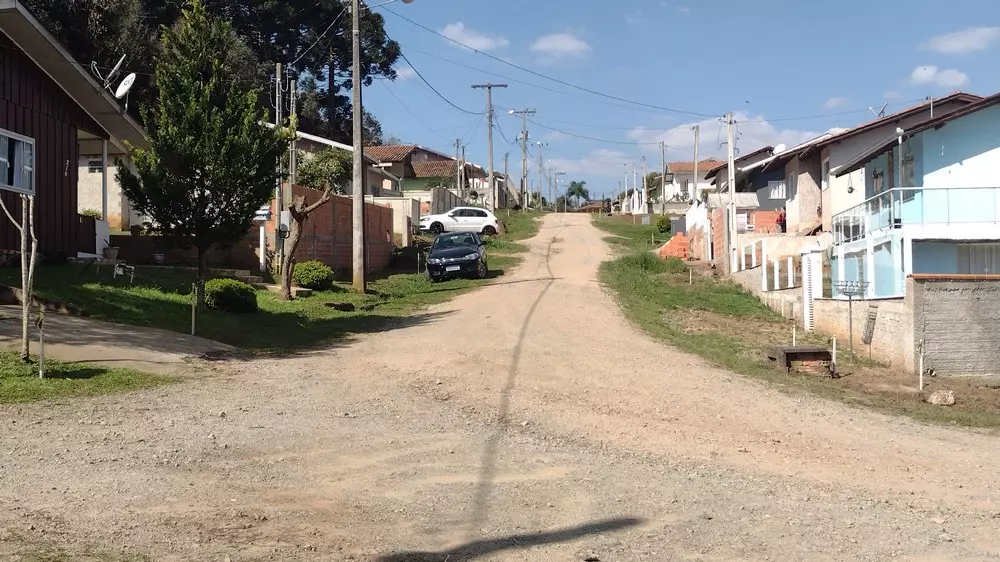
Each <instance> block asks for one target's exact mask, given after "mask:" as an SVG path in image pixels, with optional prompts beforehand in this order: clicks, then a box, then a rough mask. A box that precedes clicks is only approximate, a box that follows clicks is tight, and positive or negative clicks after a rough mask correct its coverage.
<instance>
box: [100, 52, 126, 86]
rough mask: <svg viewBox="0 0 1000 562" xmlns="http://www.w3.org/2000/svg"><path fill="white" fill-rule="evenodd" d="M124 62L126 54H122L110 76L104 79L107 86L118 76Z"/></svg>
mask: <svg viewBox="0 0 1000 562" xmlns="http://www.w3.org/2000/svg"><path fill="white" fill-rule="evenodd" d="M124 62H125V55H122V58H120V59H118V62H117V63H115V67H114V68H112V69H111V72H109V73H108V77H107V78H105V79H104V86H105V87H107V86H108V84H111V81H112V80H114V79H115V78H116V77H118V72H119V71H120V70H121V69H122V63H124Z"/></svg>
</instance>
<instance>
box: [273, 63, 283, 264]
mask: <svg viewBox="0 0 1000 562" xmlns="http://www.w3.org/2000/svg"><path fill="white" fill-rule="evenodd" d="M283 93H284V90H282V89H281V63H280V62H279V63H277V64H276V65H274V99H275V103H274V127H275V129H278V130H281V127H282V124H281V112H282V110H283V109H284V108H283V102H282V100H281V95H282V94H283ZM282 175H283V174H282V166H281V161H280V160H279V161H278V186H277V187H276V188H275V190H274V211H275V213H276V214H277V218H276V220H275V223H274V260H275V262H276V263H277V267H276V270H277V271H278V273H281V264H283V263H284V262H285V239H284V238H282V237H281V211H283V210H284V209H285V197H284V186H283V185H282V183H283V181H282Z"/></svg>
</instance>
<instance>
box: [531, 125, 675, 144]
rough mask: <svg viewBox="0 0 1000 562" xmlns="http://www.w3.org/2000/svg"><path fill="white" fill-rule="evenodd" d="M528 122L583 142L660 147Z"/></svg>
mask: <svg viewBox="0 0 1000 562" xmlns="http://www.w3.org/2000/svg"><path fill="white" fill-rule="evenodd" d="M528 121H530V122H531V123H533V124H535V125H538V126H539V127H541V128H543V129H548V130H550V131H555V132H557V133H562V134H564V135H569V136H571V137H576V138H578V139H585V140H589V141H594V142H603V143H608V144H627V145H632V146H653V145H655V146H660V143H659V141H657V142H639V141H616V140H609V139H599V138H595V137H589V136H586V135H581V134H578V133H571V132H569V131H564V130H562V129H556V128H555V127H549V126H548V125H543V124H541V123H539V122H537V121H535V120H533V119H528ZM671 148H672V147H671Z"/></svg>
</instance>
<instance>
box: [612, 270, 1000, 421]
mask: <svg viewBox="0 0 1000 562" xmlns="http://www.w3.org/2000/svg"><path fill="white" fill-rule="evenodd" d="M600 279H601V281H602V282H603V283H604V284H605V285H607V286H608V287H609V288H611V289H612V290H613V291H614V293H615V295H616V297H617V299H618V301H619V303H620V305H621V306H622V309H623V310H624V312H625V314H626V316H627V317H628V318H629V319H631V320H632V321H634V322H635V323H636V324H638V325H639V326H640V327H641V328H642V329H643V330H645V331H646V332H647V333H648V334H650V335H651V336H653V337H655V338H657V339H660V340H662V341H664V342H667V343H669V344H671V345H673V346H675V347H677V348H678V349H681V350H683V351H686V352H689V353H693V354H695V355H698V356H700V357H703V358H705V359H707V360H709V361H711V362H713V363H715V364H717V365H719V366H721V367H725V368H726V369H729V370H731V371H734V372H736V373H740V374H743V375H749V376H752V377H756V378H759V379H763V380H766V381H768V382H770V383H773V384H775V385H777V386H779V387H781V388H783V389H786V390H790V391H791V390H795V391H806V392H809V393H812V394H815V395H818V396H821V397H824V398H830V399H835V400H839V401H842V402H846V403H848V404H852V405H856V406H861V407H864V408H869V409H872V410H877V411H880V412H884V413H890V414H901V415H905V416H909V417H911V418H913V419H916V420H920V421H925V422H930V423H937V424H950V425H961V426H967V427H978V428H1000V391H998V390H996V389H992V388H988V387H985V386H983V385H982V383H978V382H976V381H974V380H933V381H932V382H931V383H930V384H931V386H930V387H929V388H928V389H927V390H926V391H925V393H924V394H920V393H918V392H916V391H915V390H914V389H912V386H913V384H914V381H913V380H911V379H912V377H909V376H908V375H905V374H900V373H894V372H893V371H892V370H891V369H888V368H886V367H883V366H879V365H877V364H875V363H872V362H866V361H861V360H859V361H857V362H856V363H855V364H853V365H852V364H850V363H849V362H848V358H846V357H844V355H846V353H845V354H842V355H841V356H840V357H839V358H838V359H839V365H838V367H840V369H841V370H842V371H848V373H847V376H845V377H844V378H841V379H837V380H833V379H830V378H829V377H824V376H821V375H819V374H793V375H787V374H785V373H784V371H783V370H779V369H778V368H776V366H775V365H774V364H773V363H771V362H770V361H769V360H768V359H767V357H766V356H765V350H766V349H767V348H769V347H772V346H774V345H780V344H788V343H789V342H790V340H791V329H792V324H791V322H789V321H787V320H785V319H784V318H782V317H781V316H780V315H778V314H777V313H775V312H774V311H772V310H771V309H770V308H768V307H767V306H765V305H764V304H763V303H761V301H760V300H759V299H757V297H755V296H754V295H752V294H750V293H748V292H746V291H745V290H744V289H743V288H742V287H740V286H739V285H737V284H735V283H732V282H729V281H726V280H718V279H714V278H711V277H706V276H704V275H699V274H695V275H694V276H693V278H692V280H693V283H689V276H688V267H687V264H685V263H684V262H682V261H680V260H677V259H673V258H671V259H668V260H660V259H658V258H657V257H656V256H653V255H652V254H650V253H648V252H632V253H629V254H626V255H624V256H621V257H619V258H617V259H615V260H612V261H608V262H605V263H604V264H602V266H601V269H600ZM799 342H800V343H804V344H805V343H811V344H825V343H826V341H825V339H824V338H822V337H821V336H818V335H815V334H803V333H800V334H799ZM942 388H947V389H952V390H954V391H955V394H956V396H957V398H958V403H957V404H956V405H955V406H952V407H950V408H942V407H939V406H932V405H929V404H926V403H925V402H924V401H923V397H924V396H925V395H926V394H927V393H929V392H932V391H934V390H938V389H942Z"/></svg>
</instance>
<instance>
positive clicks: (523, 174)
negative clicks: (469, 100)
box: [510, 109, 535, 209]
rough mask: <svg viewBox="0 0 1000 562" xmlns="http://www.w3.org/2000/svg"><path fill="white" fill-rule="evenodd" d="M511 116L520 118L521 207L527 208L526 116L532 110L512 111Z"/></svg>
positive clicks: (531, 112) (531, 113) (532, 113)
mask: <svg viewBox="0 0 1000 562" xmlns="http://www.w3.org/2000/svg"><path fill="white" fill-rule="evenodd" d="M510 114H511V115H520V116H521V205H522V206H523V207H524V208H525V209H527V208H528V204H529V201H528V116H529V115H534V114H535V110H534V109H513V110H511V112H510Z"/></svg>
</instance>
